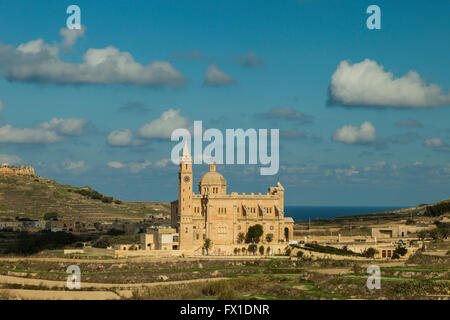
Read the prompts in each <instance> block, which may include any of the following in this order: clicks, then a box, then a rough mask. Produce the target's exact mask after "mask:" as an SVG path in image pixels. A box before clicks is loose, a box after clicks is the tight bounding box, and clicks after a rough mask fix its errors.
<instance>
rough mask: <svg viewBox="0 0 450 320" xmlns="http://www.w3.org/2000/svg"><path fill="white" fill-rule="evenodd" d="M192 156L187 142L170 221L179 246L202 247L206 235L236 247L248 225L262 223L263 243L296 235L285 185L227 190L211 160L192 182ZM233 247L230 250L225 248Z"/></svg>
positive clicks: (280, 241) (214, 241) (285, 240)
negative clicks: (260, 190)
mask: <svg viewBox="0 0 450 320" xmlns="http://www.w3.org/2000/svg"><path fill="white" fill-rule="evenodd" d="M192 180H193V172H192V158H191V156H190V154H189V151H188V148H187V144H185V146H184V150H183V155H182V157H181V159H180V169H179V173H178V200H175V201H173V202H172V203H171V224H172V227H173V228H176V230H177V231H178V235H179V237H178V240H179V249H181V250H194V251H195V250H201V248H202V247H203V246H204V243H205V239H206V238H209V239H210V240H211V242H212V244H213V245H214V246H223V247H229V248H233V247H234V246H235V245H237V244H239V243H240V240H239V238H242V235H246V234H247V231H248V229H249V227H251V226H253V225H256V224H260V225H261V226H262V227H263V231H264V234H263V236H262V239H261V240H262V241H261V242H260V243H262V244H265V245H267V244H269V243H267V241H266V235H268V234H270V235H271V239H272V240H271V241H270V242H271V243H270V245H281V244H284V245H286V244H288V243H289V240H292V238H293V224H294V221H293V219H292V218H285V217H284V188H283V186H282V185H281V183H280V182H278V183H277V185H276V186H274V187H270V188H269V190H268V191H269V192H268V193H267V194H261V193H259V194H254V193H251V194H245V193H242V194H238V193H237V192H232V193H227V181H226V180H225V178H224V177H223V176H222V175H221V174H220V173H219V172H217V171H216V164H215V163H212V164H210V168H209V172H207V173H205V174H204V175H203V177H202V178H201V179H200V183H199V185H198V188H199V189H198V191H199V193H195V192H194V190H193V186H192ZM225 251H230V250H225Z"/></svg>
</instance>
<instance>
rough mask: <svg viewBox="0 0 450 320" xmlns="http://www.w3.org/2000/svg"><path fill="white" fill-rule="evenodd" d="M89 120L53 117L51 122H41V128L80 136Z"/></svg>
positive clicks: (66, 134)
mask: <svg viewBox="0 0 450 320" xmlns="http://www.w3.org/2000/svg"><path fill="white" fill-rule="evenodd" d="M88 122H89V121H88V120H87V119H78V118H66V119H63V118H59V119H58V118H53V119H51V120H50V121H49V122H44V123H41V124H40V127H41V128H44V129H47V130H53V131H56V132H58V133H59V134H61V135H65V136H80V135H82V134H83V131H84V128H85V127H86V125H87V123H88Z"/></svg>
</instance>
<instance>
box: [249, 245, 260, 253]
mask: <svg viewBox="0 0 450 320" xmlns="http://www.w3.org/2000/svg"><path fill="white" fill-rule="evenodd" d="M257 248H258V246H257V245H256V244H250V245H249V246H248V252H251V253H253V254H255V252H256V249H257Z"/></svg>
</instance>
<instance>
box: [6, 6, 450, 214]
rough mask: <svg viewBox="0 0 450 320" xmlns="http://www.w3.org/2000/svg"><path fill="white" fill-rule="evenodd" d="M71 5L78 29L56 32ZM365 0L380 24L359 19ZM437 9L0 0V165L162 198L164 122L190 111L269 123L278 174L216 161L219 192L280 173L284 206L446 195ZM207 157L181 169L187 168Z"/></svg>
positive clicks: (171, 175)
mask: <svg viewBox="0 0 450 320" xmlns="http://www.w3.org/2000/svg"><path fill="white" fill-rule="evenodd" d="M71 4H77V5H78V6H79V7H80V8H81V23H82V25H83V26H84V29H83V30H84V32H82V33H81V32H80V33H79V34H69V35H68V36H67V34H66V33H64V32H63V31H61V29H64V28H65V25H66V19H67V17H68V15H67V14H66V8H67V7H68V6H69V5H71ZM371 4H377V5H378V6H379V7H380V8H381V27H382V28H381V30H369V29H367V27H366V19H367V18H368V16H369V15H368V14H366V8H367V7H368V6H369V5H371ZM449 9H450V3H449V2H448V1H433V2H429V1H377V2H373V1H315V0H309V1H308V0H304V1H295V0H290V1H288V0H287V1H264V2H261V3H256V2H254V1H132V2H131V1H77V2H76V3H73V2H68V1H67V2H66V1H45V2H39V3H38V2H36V1H20V0H19V1H14V2H2V3H0V25H1V28H0V70H1V72H0V101H1V106H2V107H1V108H0V162H2V161H3V162H6V161H7V162H10V163H15V164H22V165H26V164H29V165H33V166H34V167H35V168H36V171H37V172H38V173H39V174H40V175H42V176H45V177H49V178H54V179H56V180H57V181H59V182H62V183H69V184H73V185H77V186H84V185H89V186H91V187H93V188H96V189H98V190H99V191H101V192H103V193H105V194H108V195H112V196H114V197H117V198H120V199H124V200H139V201H171V200H173V199H175V198H176V196H177V176H176V171H177V168H176V166H174V165H173V164H171V163H170V162H168V161H167V160H165V159H168V158H170V152H171V149H172V147H173V146H174V145H175V143H174V142H171V141H170V139H169V138H168V137H167V136H166V134H165V133H164V132H165V131H167V130H164V129H170V128H171V126H173V125H175V124H187V125H189V124H192V122H193V121H194V120H202V121H203V123H204V126H205V127H215V128H218V129H221V130H224V129H226V128H244V129H247V128H268V129H270V128H278V129H280V132H281V140H280V163H281V164H280V171H279V174H278V175H276V176H260V175H259V165H258V166H249V165H246V166H243V165H233V166H227V167H225V166H219V167H218V169H219V171H221V172H223V173H224V175H225V177H226V178H227V180H228V185H229V191H237V192H248V193H249V192H266V189H267V187H268V186H269V185H272V184H274V183H275V182H276V180H277V177H278V176H279V177H280V179H281V182H282V184H283V185H284V186H285V188H286V190H287V192H286V203H287V204H290V205H399V206H403V205H415V204H419V203H423V202H434V201H438V200H441V199H444V198H449V190H450V125H449V120H448V119H449V118H450V108H449V106H450V96H449V87H450V83H449V77H448V73H449V71H450V60H449V59H448V57H449V53H450V41H448V34H449V31H450V22H449V20H448V15H447V13H448V12H450V10H449ZM38 39H42V40H41V41H36V40H38ZM70 39H72V40H73V41H72V42H70ZM64 41H66V42H64ZM105 48H108V49H105ZM87 53H90V54H91V55H90V57H91V58H86V57H85V59H87V60H83V59H84V58H83V56H84V55H85V54H86V55H88V54H87ZM89 59H90V60H89ZM102 59H106V60H102ZM83 61H85V62H84V63H83ZM86 61H87V62H86ZM99 61H100V62H102V61H106V63H103V64H102V65H99V64H98V63H99ZM121 61H126V63H125V65H121V63H122V62H121ZM155 62H156V64H155ZM152 63H153V64H152ZM122 67H123V68H124V69H121V68H122ZM121 70H122V71H121ZM410 71H412V73H411V72H410ZM389 73H392V74H389ZM208 75H209V77H208ZM329 101H332V103H329ZM164 117H166V118H167V117H168V120H166V122H164V120H163V118H164ZM158 119H159V120H158ZM154 121H156V122H154ZM158 123H159V124H161V125H162V129H161V126H158ZM146 125H147V126H146ZM142 128H146V129H145V130H143V129H142ZM114 133H115V134H114ZM206 170H207V167H206V166H205V165H197V166H194V173H195V181H198V179H199V178H200V176H201V174H202V173H203V172H205V171H206Z"/></svg>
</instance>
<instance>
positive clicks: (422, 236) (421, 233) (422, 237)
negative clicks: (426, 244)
mask: <svg viewBox="0 0 450 320" xmlns="http://www.w3.org/2000/svg"><path fill="white" fill-rule="evenodd" d="M417 237H418V238H419V240H421V241H423V240H425V238H426V237H427V232H426V231H425V230H422V231H419V232H418V233H417Z"/></svg>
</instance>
